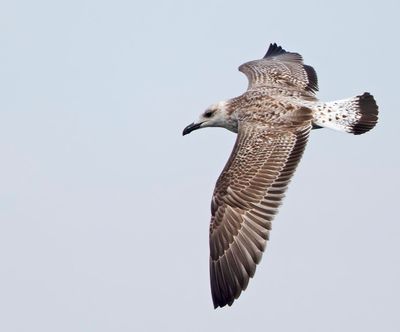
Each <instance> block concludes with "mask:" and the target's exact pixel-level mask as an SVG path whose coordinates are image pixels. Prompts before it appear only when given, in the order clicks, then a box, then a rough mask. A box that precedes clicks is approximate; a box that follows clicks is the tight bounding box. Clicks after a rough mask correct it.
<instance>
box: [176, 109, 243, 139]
mask: <svg viewBox="0 0 400 332" xmlns="http://www.w3.org/2000/svg"><path fill="white" fill-rule="evenodd" d="M206 127H223V128H226V129H228V130H231V131H234V132H236V131H237V130H236V128H237V125H236V121H234V120H233V119H232V116H231V114H229V113H228V112H227V102H226V101H220V102H218V103H216V104H213V105H211V106H210V107H208V108H207V109H206V110H205V111H204V112H203V113H202V114H201V115H200V117H199V119H198V120H197V121H196V122H193V123H191V124H190V125H188V126H187V127H186V128H185V129H184V130H183V135H187V134H189V133H190V132H192V131H193V130H196V129H200V128H206Z"/></svg>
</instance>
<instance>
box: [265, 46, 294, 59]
mask: <svg viewBox="0 0 400 332" xmlns="http://www.w3.org/2000/svg"><path fill="white" fill-rule="evenodd" d="M285 53H288V52H286V50H285V49H283V48H282V46H279V45H278V44H277V43H271V44H270V45H269V48H268V51H267V53H265V55H264V59H265V58H268V57H273V56H277V55H281V54H285Z"/></svg>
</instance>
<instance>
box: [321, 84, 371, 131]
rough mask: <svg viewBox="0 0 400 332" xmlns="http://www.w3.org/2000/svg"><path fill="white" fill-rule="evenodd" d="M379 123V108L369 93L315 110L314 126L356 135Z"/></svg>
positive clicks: (325, 104) (322, 104) (323, 105)
mask: <svg viewBox="0 0 400 332" xmlns="http://www.w3.org/2000/svg"><path fill="white" fill-rule="evenodd" d="M377 122H378V106H377V105H376V102H375V99H374V97H373V96H372V95H370V94H369V93H368V92H365V93H363V94H362V95H361V96H356V97H352V98H348V99H342V100H336V101H331V102H328V103H321V104H319V105H318V106H317V107H316V108H315V112H314V125H315V126H316V127H317V128H318V127H326V128H331V129H335V130H339V131H344V132H347V133H352V134H354V135H360V134H364V133H366V132H367V131H369V130H371V129H372V128H374V127H375V125H376V123H377Z"/></svg>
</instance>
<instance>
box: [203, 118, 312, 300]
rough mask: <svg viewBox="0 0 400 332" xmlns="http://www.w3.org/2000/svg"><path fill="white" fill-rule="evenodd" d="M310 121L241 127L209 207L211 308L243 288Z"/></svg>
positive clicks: (296, 160)
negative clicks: (270, 126) (294, 123)
mask: <svg viewBox="0 0 400 332" xmlns="http://www.w3.org/2000/svg"><path fill="white" fill-rule="evenodd" d="M310 122H311V121H308V122H304V123H303V124H302V125H300V126H297V127H292V128H289V129H286V128H283V129H279V130H278V129H271V128H265V127H262V126H250V125H247V126H246V125H242V127H241V128H239V133H238V137H237V140H236V143H235V147H234V149H233V151H232V154H231V156H230V158H229V160H228V162H227V164H226V166H225V168H224V170H223V172H222V174H221V175H220V177H219V179H218V181H217V184H216V187H215V191H214V195H213V198H212V203H211V212H212V217H211V225H210V277H211V292H212V298H213V302H214V307H215V308H216V307H218V306H220V307H223V306H225V305H226V304H228V305H231V304H232V303H233V301H234V300H235V299H237V298H238V297H239V295H240V293H241V292H242V290H244V289H246V287H247V284H248V282H249V278H251V277H253V275H254V273H255V270H256V265H257V264H258V263H259V262H260V259H261V255H262V253H263V251H264V248H265V246H266V242H267V240H268V236H269V231H270V230H271V221H272V219H273V218H274V215H275V214H276V212H277V210H278V207H279V205H280V204H281V200H282V198H283V197H284V192H285V190H286V188H287V186H288V184H289V181H290V178H291V177H292V175H293V173H294V171H295V169H296V166H297V164H298V163H299V161H300V158H301V156H302V154H303V151H304V147H305V145H306V142H307V139H308V135H309V132H310V129H311V123H310Z"/></svg>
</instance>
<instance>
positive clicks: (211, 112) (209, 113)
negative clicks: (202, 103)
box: [204, 111, 214, 118]
mask: <svg viewBox="0 0 400 332" xmlns="http://www.w3.org/2000/svg"><path fill="white" fill-rule="evenodd" d="M213 114H214V111H207V112H205V113H204V117H205V118H211V116H212V115H213Z"/></svg>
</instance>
